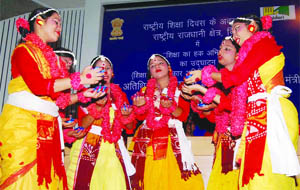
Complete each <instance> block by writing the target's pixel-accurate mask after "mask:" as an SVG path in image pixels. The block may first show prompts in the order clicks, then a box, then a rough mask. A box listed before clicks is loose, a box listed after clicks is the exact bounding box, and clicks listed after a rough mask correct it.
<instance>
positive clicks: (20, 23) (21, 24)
mask: <svg viewBox="0 0 300 190" xmlns="http://www.w3.org/2000/svg"><path fill="white" fill-rule="evenodd" d="M16 26H17V31H18V32H19V33H20V27H22V28H24V29H26V30H28V31H30V26H29V23H28V21H27V20H26V19H24V18H18V20H17V21H16Z"/></svg>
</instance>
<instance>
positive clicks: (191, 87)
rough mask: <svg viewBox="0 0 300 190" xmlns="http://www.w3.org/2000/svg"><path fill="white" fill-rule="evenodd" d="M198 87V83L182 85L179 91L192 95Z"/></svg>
mask: <svg viewBox="0 0 300 190" xmlns="http://www.w3.org/2000/svg"><path fill="white" fill-rule="evenodd" d="M199 88H200V85H199V84H193V85H183V86H182V88H181V91H182V92H183V93H185V94H189V95H193V94H194V93H195V92H196V91H198V89H199Z"/></svg>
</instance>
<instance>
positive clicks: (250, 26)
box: [248, 24, 255, 33]
mask: <svg viewBox="0 0 300 190" xmlns="http://www.w3.org/2000/svg"><path fill="white" fill-rule="evenodd" d="M248 30H249V31H250V32H251V33H254V32H255V26H254V25H253V24H249V25H248Z"/></svg>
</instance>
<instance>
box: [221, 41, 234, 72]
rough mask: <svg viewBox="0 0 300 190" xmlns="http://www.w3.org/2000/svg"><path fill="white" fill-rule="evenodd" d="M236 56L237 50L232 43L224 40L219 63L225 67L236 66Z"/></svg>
mask: <svg viewBox="0 0 300 190" xmlns="http://www.w3.org/2000/svg"><path fill="white" fill-rule="evenodd" d="M236 55H237V52H236V48H235V47H234V45H233V44H232V42H231V41H230V40H223V41H222V43H221V45H220V50H219V53H218V60H219V63H220V64H221V65H223V66H225V67H228V66H234V64H235V57H236Z"/></svg>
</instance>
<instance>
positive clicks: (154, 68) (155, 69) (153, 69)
mask: <svg viewBox="0 0 300 190" xmlns="http://www.w3.org/2000/svg"><path fill="white" fill-rule="evenodd" d="M149 70H150V74H151V76H152V78H155V79H160V78H163V77H166V76H168V74H169V69H168V63H167V62H166V61H165V60H164V59H163V58H161V57H159V56H155V57H154V58H153V59H151V61H150V63H149Z"/></svg>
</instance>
